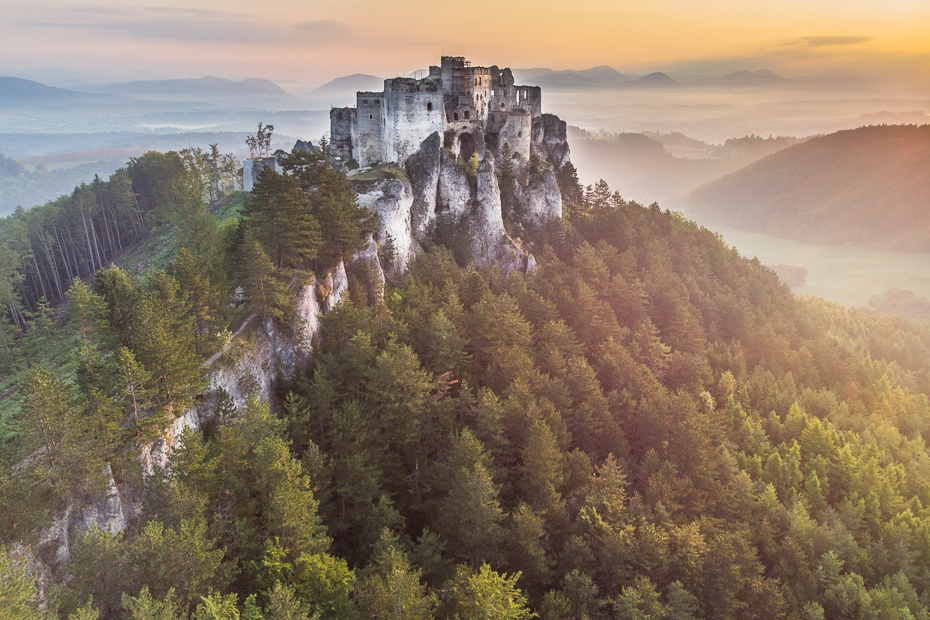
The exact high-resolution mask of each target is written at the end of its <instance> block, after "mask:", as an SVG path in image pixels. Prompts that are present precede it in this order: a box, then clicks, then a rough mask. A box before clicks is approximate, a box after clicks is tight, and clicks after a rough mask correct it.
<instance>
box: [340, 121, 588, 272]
mask: <svg viewBox="0 0 930 620" xmlns="http://www.w3.org/2000/svg"><path fill="white" fill-rule="evenodd" d="M465 138H468V141H467V142H465V141H463V140H464V139H465ZM472 139H473V140H474V142H473V143H472V142H471V140H472ZM444 142H445V146H443V143H444ZM531 146H532V153H533V155H534V156H535V157H536V158H538V159H539V160H541V161H542V162H543V163H542V164H537V165H536V168H537V169H536V170H535V171H527V173H526V174H522V172H521V167H520V166H516V165H515V166H514V170H515V171H516V172H518V176H522V177H523V178H524V179H525V183H520V182H518V181H517V180H515V181H514V191H513V192H512V194H513V196H514V201H515V202H516V205H514V214H515V215H516V217H517V218H518V219H519V221H518V222H517V223H518V224H519V227H520V228H521V229H523V230H533V229H537V228H539V227H541V226H543V225H544V224H545V223H546V222H548V221H551V220H554V219H558V218H560V217H561V216H562V196H561V193H560V191H559V186H558V183H557V182H556V178H555V174H554V172H555V171H557V170H558V169H559V168H561V167H562V166H563V165H565V163H567V162H568V161H569V157H570V154H569V147H568V141H567V136H566V126H565V122H564V121H561V120H559V118H558V117H556V116H553V115H551V114H544V115H542V116H541V117H539V119H538V120H535V121H534V122H533V130H532V143H531ZM469 149H471V150H469ZM500 151H501V145H500V143H499V141H498V140H490V139H488V140H486V139H485V137H484V135H483V134H481V135H477V136H476V137H475V138H472V137H471V136H470V135H469V134H462V135H453V134H449V135H447V136H446V137H445V139H443V138H442V137H441V136H440V135H439V133H438V132H436V133H433V134H431V135H430V136H428V137H427V138H426V139H425V140H423V142H422V143H421V144H420V146H419V149H418V150H417V151H416V152H415V153H413V154H412V155H411V156H409V157H408V158H407V160H406V163H405V165H404V172H405V173H406V178H399V179H398V178H387V179H382V180H377V181H353V186H354V187H355V190H356V192H357V194H358V197H359V198H358V200H359V203H360V204H363V205H365V206H367V207H369V208H371V209H373V210H374V211H376V212H377V213H378V214H379V215H380V216H381V230H380V231H379V232H378V234H377V236H376V241H378V242H379V243H384V241H385V240H386V238H387V235H388V234H390V235H391V237H392V238H393V239H394V244H395V248H396V250H397V260H396V261H395V266H394V268H393V269H392V271H394V272H396V273H401V272H403V270H404V269H405V268H406V266H407V264H408V263H409V261H410V260H411V259H412V258H413V257H414V256H415V255H416V253H417V252H418V251H419V249H420V248H421V247H422V245H423V244H424V243H425V242H428V241H429V240H430V238H431V236H432V235H433V234H434V233H435V230H436V226H437V223H438V222H443V223H445V224H449V225H452V226H453V227H454V229H455V230H456V231H458V233H457V234H467V235H468V237H469V239H468V242H469V243H468V245H469V246H470V247H471V252H472V259H473V260H474V261H475V263H476V264H478V265H490V264H497V265H500V266H501V268H502V269H503V270H504V271H505V272H506V271H511V270H513V269H517V270H521V271H525V270H526V269H527V268H529V267H530V266H532V265H534V264H535V260H533V259H532V257H531V256H530V255H529V254H528V253H527V252H526V251H525V250H524V249H522V248H520V247H519V244H518V243H517V242H516V241H514V239H512V238H511V237H510V236H509V235H508V234H507V231H506V230H505V228H504V219H503V213H502V208H501V192H500V186H499V176H500V170H499V165H498V163H497V158H499V157H500V156H501V152H500ZM470 153H475V154H476V156H477V158H478V160H479V161H478V169H477V173H476V174H474V175H473V176H472V177H471V178H470V177H469V172H468V171H467V170H466V163H467V159H468V157H470V156H471V155H470ZM516 163H519V162H517V161H516V160H515V164H516ZM389 275H391V274H389Z"/></svg>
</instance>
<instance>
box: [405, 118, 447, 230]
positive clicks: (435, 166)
mask: <svg viewBox="0 0 930 620" xmlns="http://www.w3.org/2000/svg"><path fill="white" fill-rule="evenodd" d="M441 146H442V138H441V137H440V135H439V133H438V132H434V133H432V134H430V136H429V137H428V138H427V139H426V140H424V141H423V144H421V145H420V150H419V151H417V152H416V153H414V154H413V155H411V156H410V157H408V158H407V163H406V164H405V169H406V171H407V177H408V178H409V179H410V186H411V190H412V193H413V205H412V207H411V209H410V227H411V231H412V232H413V234H414V235H421V236H422V235H425V234H426V233H427V231H428V230H429V229H430V228H431V226H432V223H433V221H434V220H435V219H436V197H437V189H438V187H439V167H440V165H439V150H440V147H441Z"/></svg>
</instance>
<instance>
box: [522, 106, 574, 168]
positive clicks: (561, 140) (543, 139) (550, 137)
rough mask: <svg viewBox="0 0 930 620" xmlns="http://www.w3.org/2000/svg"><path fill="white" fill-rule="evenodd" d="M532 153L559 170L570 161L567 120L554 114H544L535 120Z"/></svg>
mask: <svg viewBox="0 0 930 620" xmlns="http://www.w3.org/2000/svg"><path fill="white" fill-rule="evenodd" d="M531 152H532V154H533V155H536V156H537V157H538V158H539V159H543V160H545V161H548V162H549V163H550V164H552V165H553V166H555V169H556V170H559V169H560V168H561V167H562V166H564V165H565V164H567V163H568V162H569V161H570V153H569V149H568V135H567V130H566V125H565V121H563V120H562V119H560V118H559V117H558V116H555V115H554V114H543V115H542V116H540V117H539V119H537V120H536V121H534V122H533V145H532V151H531Z"/></svg>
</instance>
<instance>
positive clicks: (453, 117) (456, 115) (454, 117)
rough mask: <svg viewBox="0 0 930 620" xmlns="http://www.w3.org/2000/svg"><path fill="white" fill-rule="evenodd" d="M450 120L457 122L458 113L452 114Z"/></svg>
mask: <svg viewBox="0 0 930 620" xmlns="http://www.w3.org/2000/svg"><path fill="white" fill-rule="evenodd" d="M452 120H456V121H457V120H459V113H458V112H453V113H452Z"/></svg>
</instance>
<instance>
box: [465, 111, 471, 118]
mask: <svg viewBox="0 0 930 620" xmlns="http://www.w3.org/2000/svg"><path fill="white" fill-rule="evenodd" d="M469 118H471V112H469V111H468V110H465V120H468V119H469Z"/></svg>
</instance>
